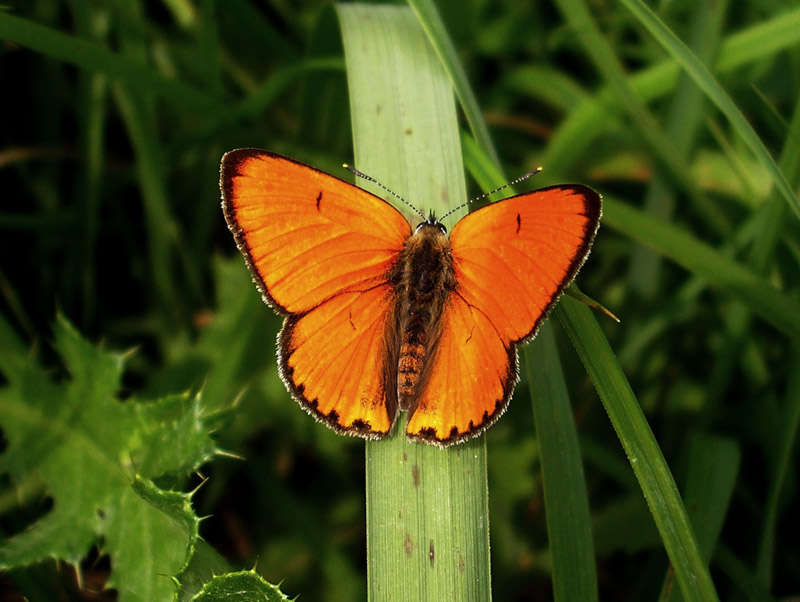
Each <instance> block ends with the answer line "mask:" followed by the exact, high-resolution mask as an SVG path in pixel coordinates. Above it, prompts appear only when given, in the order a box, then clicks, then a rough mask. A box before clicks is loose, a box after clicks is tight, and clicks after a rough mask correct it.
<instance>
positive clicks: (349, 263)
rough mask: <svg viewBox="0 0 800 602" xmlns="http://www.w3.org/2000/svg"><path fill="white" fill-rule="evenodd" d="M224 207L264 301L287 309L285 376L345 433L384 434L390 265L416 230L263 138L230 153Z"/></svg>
mask: <svg viewBox="0 0 800 602" xmlns="http://www.w3.org/2000/svg"><path fill="white" fill-rule="evenodd" d="M221 188H222V195H223V209H224V212H225V217H226V220H227V222H228V225H229V227H230V229H231V231H232V232H233V234H234V237H235V238H236V242H237V244H238V245H239V248H240V249H241V250H242V253H243V254H244V256H245V259H246V261H247V264H248V266H249V267H250V270H251V272H252V273H253V277H254V279H255V280H256V283H257V284H258V286H259V289H260V290H261V293H262V294H263V296H264V298H265V300H266V301H267V302H268V303H269V304H271V305H273V306H274V307H275V308H276V309H277V310H278V311H280V312H281V313H283V314H284V315H285V316H286V321H285V322H284V326H283V329H282V331H281V334H280V335H279V350H278V351H279V356H280V358H279V361H280V368H281V375H282V377H283V379H284V381H285V382H286V385H287V387H288V388H289V390H290V391H291V392H292V394H293V396H294V397H295V399H297V401H298V402H299V403H300V404H301V405H302V406H303V407H304V408H305V409H306V410H307V411H309V412H310V413H311V414H313V415H314V416H315V417H317V418H319V419H320V420H322V421H324V422H325V423H327V424H328V425H329V426H331V427H332V428H334V429H335V430H337V431H339V432H346V433H351V434H358V435H361V436H365V437H380V436H383V435H385V434H387V433H388V432H390V430H391V426H392V424H393V422H394V415H395V414H396V405H397V404H396V393H395V387H396V385H392V386H387V365H386V362H387V357H388V356H389V355H390V354H387V353H386V352H385V347H386V346H387V343H386V341H385V340H384V338H385V336H386V322H387V320H388V318H389V314H390V311H391V308H392V305H391V294H392V287H391V286H390V285H389V284H388V282H387V278H386V275H387V273H388V272H389V270H390V268H391V266H392V265H393V263H394V262H395V261H396V259H397V256H398V254H399V253H400V251H401V250H402V248H403V244H404V243H405V241H406V239H407V238H408V236H409V234H410V226H409V224H408V221H407V220H406V219H405V218H404V217H403V216H402V215H401V214H400V213H399V212H398V211H397V210H396V209H395V208H394V207H392V206H391V205H389V204H388V203H386V202H385V201H384V200H382V199H380V198H378V197H376V196H374V195H372V194H370V193H369V192H367V191H365V190H362V189H360V188H357V187H355V186H353V185H352V184H348V183H347V182H344V181H342V180H339V179H338V178H335V177H333V176H330V175H328V174H325V173H323V172H321V171H318V170H316V169H314V168H311V167H308V166H306V165H303V164H301V163H297V162H296V161H293V160H291V159H288V158H286V157H282V156H280V155H276V154H273V153H269V152H266V151H261V150H256V149H241V150H236V151H231V152H229V153H227V154H226V155H225V156H224V157H223V160H222V168H221Z"/></svg>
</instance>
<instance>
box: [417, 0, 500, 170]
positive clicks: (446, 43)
mask: <svg viewBox="0 0 800 602" xmlns="http://www.w3.org/2000/svg"><path fill="white" fill-rule="evenodd" d="M408 4H409V6H410V7H411V9H412V10H413V11H414V13H415V14H416V15H417V19H419V23H420V25H421V26H422V29H424V30H425V33H426V34H427V36H428V40H430V43H431V45H432V46H433V48H434V49H435V50H436V54H438V55H439V60H440V61H441V62H442V65H443V66H444V68H445V70H446V71H447V73H448V74H449V75H450V79H451V80H452V82H453V88H454V89H455V93H456V96H458V100H459V101H460V103H461V108H462V109H463V111H464V114H465V115H466V117H467V123H469V127H470V129H471V130H472V135H473V136H475V138H476V139H477V141H478V144H480V146H481V147H482V148H483V149H484V151H485V152H486V153H488V154H489V156H490V157H491V158H492V162H493V163H495V164H496V165H499V163H500V160H499V159H498V157H497V153H496V152H495V150H494V145H493V144H492V139H491V137H490V136H489V129H488V128H487V127H486V122H485V121H484V120H483V114H482V113H481V109H480V107H479V106H478V101H477V99H476V98H475V95H474V94H473V93H472V88H471V87H470V85H469V81H468V80H467V74H466V73H465V72H464V68H463V67H462V66H461V61H460V60H459V58H458V53H457V52H456V48H455V46H454V45H453V42H452V41H451V40H450V36H448V35H447V31H446V30H445V27H444V23H443V22H442V18H441V17H440V16H439V11H438V10H437V9H436V5H435V4H434V3H433V0H408Z"/></svg>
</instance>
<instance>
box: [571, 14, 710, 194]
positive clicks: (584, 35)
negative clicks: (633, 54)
mask: <svg viewBox="0 0 800 602" xmlns="http://www.w3.org/2000/svg"><path fill="white" fill-rule="evenodd" d="M556 5H557V6H558V8H559V10H560V11H561V13H562V14H563V15H564V16H565V17H566V19H567V21H568V22H569V24H570V27H571V29H572V31H573V32H574V34H575V36H576V38H577V40H578V41H579V42H581V44H583V47H584V51H585V55H586V57H587V58H589V59H590V60H591V61H592V62H593V63H594V66H595V68H596V69H597V70H598V71H599V72H600V73H601V74H602V76H603V78H604V79H605V81H606V83H607V84H608V86H609V88H610V89H611V91H612V92H613V94H614V99H615V101H616V102H618V103H619V104H620V105H621V106H622V107H623V108H624V110H625V112H626V113H627V114H628V115H629V117H630V118H631V120H632V122H633V125H634V126H635V127H636V130H637V132H638V135H639V136H640V137H641V139H642V140H643V141H644V142H645V143H646V144H647V146H648V147H649V148H650V149H651V151H652V152H653V153H654V155H655V156H656V158H657V159H658V160H659V161H660V162H661V163H662V164H663V165H664V166H665V167H666V169H667V170H668V171H669V173H670V176H671V177H672V178H673V179H674V180H676V181H678V182H681V184H682V186H683V188H685V189H686V190H687V191H689V192H691V193H693V196H697V194H698V193H697V191H696V184H695V183H694V182H693V181H692V180H691V178H690V177H689V168H688V164H687V163H686V162H685V161H684V158H683V155H682V154H681V153H680V152H679V151H678V149H677V148H675V146H674V145H673V143H672V141H671V140H670V139H669V138H668V137H667V136H666V134H665V133H664V131H663V130H662V128H661V126H660V125H659V123H658V121H656V119H655V117H654V116H653V115H652V114H651V113H650V111H649V110H648V108H647V106H646V105H645V104H644V103H643V102H642V101H641V100H640V99H639V98H638V97H637V96H636V94H635V91H634V89H633V87H632V86H631V84H630V81H629V79H628V77H627V76H626V74H625V71H624V69H623V68H622V64H621V63H620V60H619V58H618V57H617V55H616V53H615V51H614V49H613V48H612V47H611V45H610V43H609V42H608V41H607V40H606V38H605V37H604V36H603V34H602V33H601V32H600V28H599V27H598V26H597V23H596V22H595V20H594V19H593V18H592V15H591V13H590V12H589V9H588V8H587V7H586V4H585V2H584V1H583V0H556Z"/></svg>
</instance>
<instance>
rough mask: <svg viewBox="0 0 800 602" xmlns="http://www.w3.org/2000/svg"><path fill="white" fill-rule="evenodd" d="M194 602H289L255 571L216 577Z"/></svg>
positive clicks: (275, 587)
mask: <svg viewBox="0 0 800 602" xmlns="http://www.w3.org/2000/svg"><path fill="white" fill-rule="evenodd" d="M191 600H192V602H225V601H226V600H230V602H288V600H289V598H287V597H286V596H285V595H284V594H283V593H282V592H281V590H280V589H279V588H278V587H277V586H275V585H272V584H270V583H267V582H266V581H265V580H264V578H263V577H261V576H260V575H259V574H258V573H256V572H254V571H241V572H238V573H228V574H227V575H221V576H219V577H214V578H213V579H212V580H211V581H209V582H208V583H206V584H205V585H204V586H203V589H202V590H200V592H199V593H198V594H197V595H196V596H194V597H193V598H192V599H191Z"/></svg>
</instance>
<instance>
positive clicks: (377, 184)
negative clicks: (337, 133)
mask: <svg viewBox="0 0 800 602" xmlns="http://www.w3.org/2000/svg"><path fill="white" fill-rule="evenodd" d="M342 167H344V168H345V169H346V170H347V171H350V172H352V173H354V174H355V175H356V176H358V177H359V178H362V179H364V180H367V181H368V182H372V183H373V184H375V185H376V186H378V187H379V188H382V189H383V190H385V191H386V192H388V193H389V194H391V195H392V196H393V197H394V198H396V199H397V200H398V201H400V202H401V203H403V204H404V205H406V206H407V207H411V208H412V209H413V210H414V212H415V213H416V214H417V215H419V216H420V217H422V219H423V221H424V220H425V219H426V218H425V214H424V213H422V211H420V210H419V209H417V208H416V207H414V205H412V204H411V203H409V202H408V201H407V200H405V199H404V198H403V197H401V196H400V195H399V194H397V193H396V192H395V191H394V190H391V189H390V188H387V187H386V186H384V185H383V184H381V183H380V182H378V180H376V179H375V178H373V177H372V176H368V175H367V174H365V173H362V172H360V171H358V170H357V169H356V168H355V167H353V166H352V165H348V164H347V163H342Z"/></svg>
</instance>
